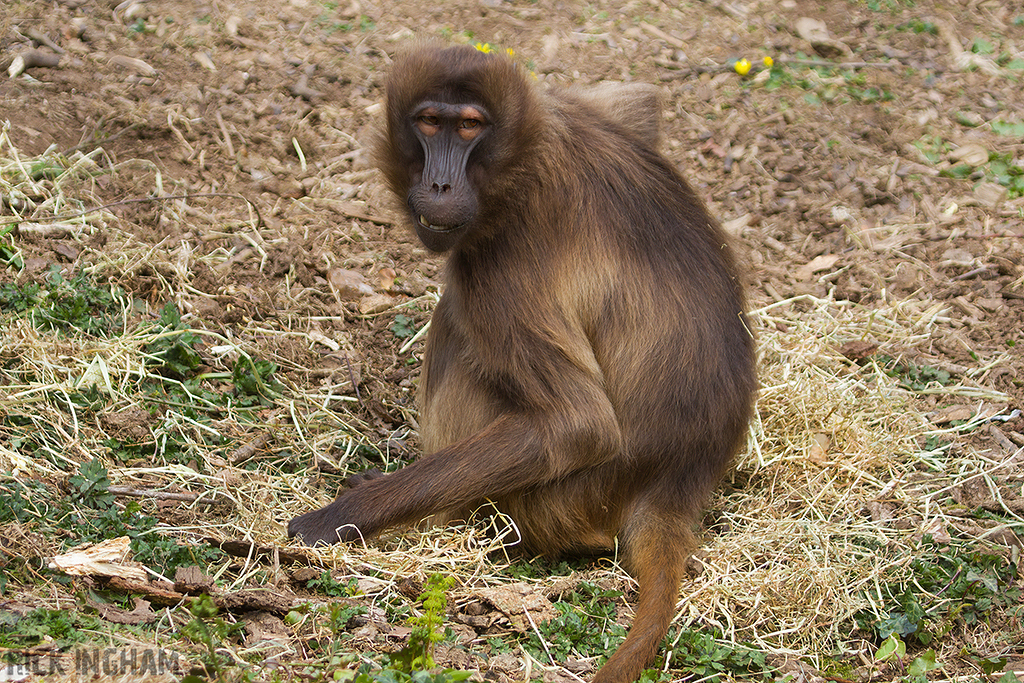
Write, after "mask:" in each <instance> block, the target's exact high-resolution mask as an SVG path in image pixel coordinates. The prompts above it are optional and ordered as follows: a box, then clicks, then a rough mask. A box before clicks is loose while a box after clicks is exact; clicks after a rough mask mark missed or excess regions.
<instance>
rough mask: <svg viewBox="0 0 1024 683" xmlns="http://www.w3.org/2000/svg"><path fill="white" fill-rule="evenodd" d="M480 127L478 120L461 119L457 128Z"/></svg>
mask: <svg viewBox="0 0 1024 683" xmlns="http://www.w3.org/2000/svg"><path fill="white" fill-rule="evenodd" d="M479 125H480V120H479V119H462V122H461V123H460V124H459V128H476V127H477V126H479Z"/></svg>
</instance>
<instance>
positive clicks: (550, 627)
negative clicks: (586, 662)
mask: <svg viewBox="0 0 1024 683" xmlns="http://www.w3.org/2000/svg"><path fill="white" fill-rule="evenodd" d="M621 595H622V593H621V592H620V591H614V590H604V589H602V588H600V587H599V586H596V585H594V584H592V583H588V582H582V583H581V584H580V585H579V586H578V587H577V589H576V590H575V591H574V592H573V593H571V594H569V595H568V596H566V599H565V600H560V601H558V602H556V603H555V605H554V606H555V609H556V610H558V612H559V615H558V616H557V617H555V618H554V619H550V620H548V621H545V622H543V623H542V624H539V625H538V630H539V631H540V637H543V638H544V642H543V643H542V642H541V639H540V637H539V636H538V635H537V633H530V634H529V637H528V640H527V643H526V647H527V649H529V650H530V651H531V652H532V653H533V654H534V656H535V657H538V658H540V659H542V660H546V659H547V654H546V653H550V655H551V657H553V658H554V659H556V660H557V661H561V662H564V661H565V660H566V659H568V658H569V657H577V658H584V657H593V656H598V655H604V654H606V653H608V652H611V651H612V650H614V649H615V648H616V647H618V645H619V644H620V643H621V642H622V640H623V639H624V638H625V637H626V629H625V628H623V627H622V626H621V625H619V624H618V623H616V621H615V602H614V600H615V599H616V598H619V597H621Z"/></svg>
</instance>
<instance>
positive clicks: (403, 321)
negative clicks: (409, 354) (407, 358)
mask: <svg viewBox="0 0 1024 683" xmlns="http://www.w3.org/2000/svg"><path fill="white" fill-rule="evenodd" d="M415 325H416V321H414V320H413V319H412V318H410V317H409V316H407V315H402V314H401V313H399V314H398V315H396V316H395V322H393V323H392V324H391V331H392V332H393V333H394V335H395V336H396V337H398V338H399V339H407V338H408V337H411V336H413V335H414V334H416V326H415Z"/></svg>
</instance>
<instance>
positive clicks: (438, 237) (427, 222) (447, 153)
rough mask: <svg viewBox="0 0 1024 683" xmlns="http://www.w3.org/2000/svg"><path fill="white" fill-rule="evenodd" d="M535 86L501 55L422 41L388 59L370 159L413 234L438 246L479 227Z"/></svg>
mask: <svg viewBox="0 0 1024 683" xmlns="http://www.w3.org/2000/svg"><path fill="white" fill-rule="evenodd" d="M533 102H534V93H533V90H532V88H531V87H530V85H529V83H528V82H527V81H526V79H525V76H524V74H523V72H522V71H521V70H520V69H519V68H518V67H517V66H516V65H515V64H514V63H512V61H511V60H509V59H508V58H506V57H505V56H504V55H492V54H484V53H483V52H481V51H479V50H477V49H475V48H473V47H471V46H466V45H463V46H456V47H447V48H442V47H437V46H434V45H428V46H420V47H417V48H414V49H412V50H409V51H407V52H405V53H404V54H402V55H400V56H399V57H398V58H396V60H395V63H394V66H393V67H392V69H391V73H390V75H389V78H388V81H387V130H386V132H385V135H384V138H383V139H382V141H381V144H380V147H379V150H378V163H379V164H380V167H381V169H382V170H383V171H384V175H385V176H386V178H387V180H388V183H389V184H390V186H391V189H392V190H393V191H394V192H395V194H396V195H398V197H399V198H400V199H402V200H404V201H405V203H406V205H407V207H408V210H409V216H410V218H411V220H412V224H413V227H414V228H415V230H416V234H417V236H418V237H419V238H420V241H422V242H423V244H424V245H425V246H426V247H427V248H428V249H430V250H431V251H436V252H443V251H448V250H449V249H452V248H453V247H455V246H457V245H459V244H460V243H464V242H465V240H466V238H467V236H470V235H473V236H477V237H479V236H482V235H484V234H486V232H487V228H486V225H485V224H486V213H487V211H494V210H497V209H498V207H497V206H495V202H494V201H493V200H492V198H493V197H496V196H508V193H507V192H506V193H504V194H503V193H502V191H500V190H499V188H497V187H496V186H495V183H498V182H500V181H498V180H496V179H500V178H508V177H510V174H509V167H510V165H512V164H514V163H515V158H516V156H517V153H518V152H521V151H522V148H523V146H524V145H525V144H528V143H529V141H530V140H531V139H532V138H533V137H534V134H533V133H532V132H529V119H530V115H529V112H530V111H531V109H532V103H533Z"/></svg>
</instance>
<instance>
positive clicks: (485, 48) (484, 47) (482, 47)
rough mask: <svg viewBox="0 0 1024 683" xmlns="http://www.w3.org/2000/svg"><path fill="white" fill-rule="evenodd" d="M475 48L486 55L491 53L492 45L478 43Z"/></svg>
mask: <svg viewBox="0 0 1024 683" xmlns="http://www.w3.org/2000/svg"><path fill="white" fill-rule="evenodd" d="M473 47H475V48H476V49H478V50H480V52H483V53H484V54H485V55H486V54H490V53H491V44H490V43H477V44H476V45H474V46H473Z"/></svg>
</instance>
